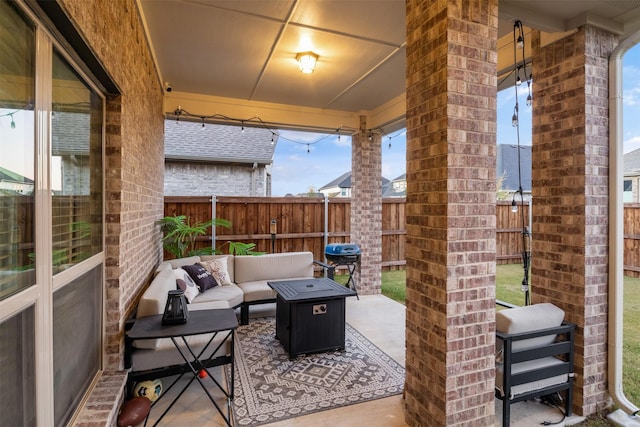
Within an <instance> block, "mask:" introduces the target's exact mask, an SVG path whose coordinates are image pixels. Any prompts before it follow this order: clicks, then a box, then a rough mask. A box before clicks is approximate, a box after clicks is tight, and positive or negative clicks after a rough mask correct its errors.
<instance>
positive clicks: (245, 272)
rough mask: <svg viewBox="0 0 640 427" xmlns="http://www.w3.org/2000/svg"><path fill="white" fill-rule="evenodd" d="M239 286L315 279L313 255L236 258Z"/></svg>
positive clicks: (292, 254)
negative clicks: (269, 281) (294, 279)
mask: <svg viewBox="0 0 640 427" xmlns="http://www.w3.org/2000/svg"><path fill="white" fill-rule="evenodd" d="M234 262H235V279H236V280H235V281H236V283H237V284H241V283H246V282H256V281H267V280H286V279H292V278H307V277H313V253H311V252H287V253H282V254H267V255H256V256H253V255H243V256H236V257H235V260H234Z"/></svg>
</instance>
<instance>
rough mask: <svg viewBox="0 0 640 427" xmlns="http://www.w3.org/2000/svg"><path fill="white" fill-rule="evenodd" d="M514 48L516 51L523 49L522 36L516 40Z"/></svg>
mask: <svg viewBox="0 0 640 427" xmlns="http://www.w3.org/2000/svg"><path fill="white" fill-rule="evenodd" d="M516 47H517V48H518V49H524V38H523V37H522V36H518V40H517V41H516Z"/></svg>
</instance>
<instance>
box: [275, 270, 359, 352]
mask: <svg viewBox="0 0 640 427" xmlns="http://www.w3.org/2000/svg"><path fill="white" fill-rule="evenodd" d="M267 283H268V284H269V286H270V287H271V288H272V289H273V290H275V291H276V292H277V296H276V338H277V339H278V340H279V341H280V342H281V343H282V345H283V346H284V348H285V350H287V351H288V352H289V357H291V358H295V357H296V356H297V355H298V354H299V353H315V352H319V351H328V350H333V349H341V350H344V347H345V298H346V297H349V296H355V295H356V293H355V292H354V291H353V290H351V289H349V288H346V287H344V286H342V285H340V284H339V283H337V282H334V281H333V280H331V279H327V278H319V279H314V278H311V279H301V280H283V281H272V282H267Z"/></svg>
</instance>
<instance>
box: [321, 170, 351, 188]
mask: <svg viewBox="0 0 640 427" xmlns="http://www.w3.org/2000/svg"><path fill="white" fill-rule="evenodd" d="M334 187H339V188H351V172H346V173H343V174H342V175H340V176H339V177H337V178H336V179H334V180H333V181H331V182H330V183H328V184H326V185H323V186H322V187H320V190H326V189H328V188H334Z"/></svg>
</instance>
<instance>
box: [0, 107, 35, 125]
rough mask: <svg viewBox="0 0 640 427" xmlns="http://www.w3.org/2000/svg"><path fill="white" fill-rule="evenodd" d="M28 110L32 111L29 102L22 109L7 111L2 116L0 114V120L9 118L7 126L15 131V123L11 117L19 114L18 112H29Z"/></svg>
mask: <svg viewBox="0 0 640 427" xmlns="http://www.w3.org/2000/svg"><path fill="white" fill-rule="evenodd" d="M30 110H33V103H32V102H29V103H28V104H27V105H25V106H24V107H23V108H18V109H16V110H13V111H9V112H7V113H4V114H0V118H2V117H9V119H11V122H10V124H9V126H10V127H11V129H15V128H16V121H15V119H14V117H13V115H14V114H17V113H19V112H20V111H30Z"/></svg>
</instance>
